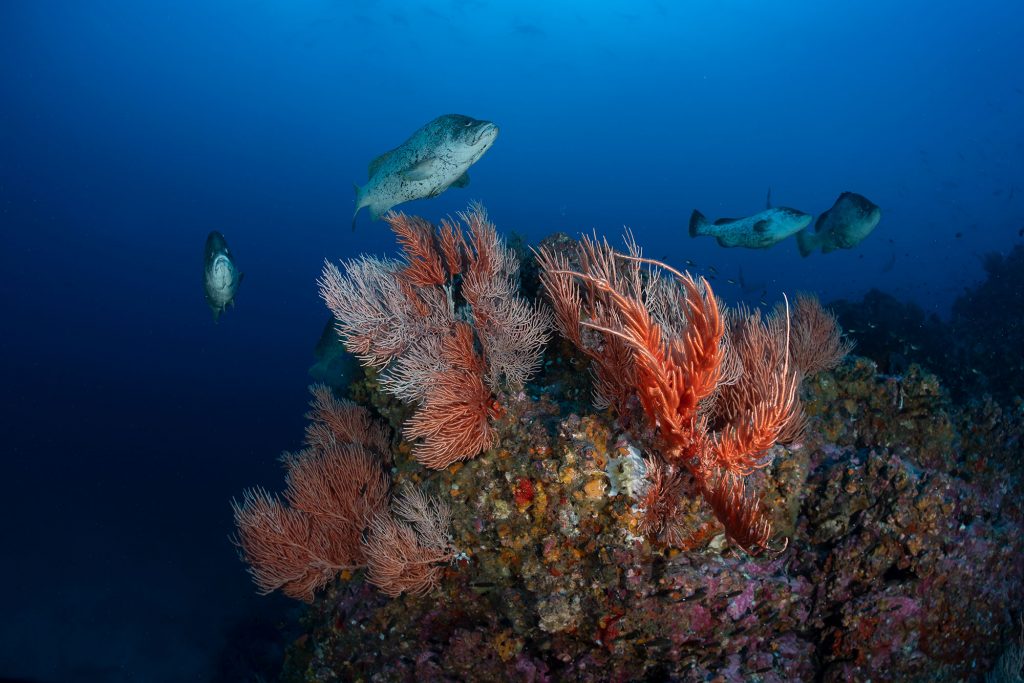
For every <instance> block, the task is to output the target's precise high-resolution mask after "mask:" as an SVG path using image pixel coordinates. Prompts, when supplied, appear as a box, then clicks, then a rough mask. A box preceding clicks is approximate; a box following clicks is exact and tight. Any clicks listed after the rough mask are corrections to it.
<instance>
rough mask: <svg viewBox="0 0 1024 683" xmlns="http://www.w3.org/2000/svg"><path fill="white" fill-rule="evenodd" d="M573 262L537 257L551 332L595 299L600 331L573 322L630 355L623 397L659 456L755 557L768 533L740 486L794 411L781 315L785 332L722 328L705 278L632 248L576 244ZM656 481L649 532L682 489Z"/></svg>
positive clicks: (748, 325) (795, 378)
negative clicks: (627, 393) (647, 428)
mask: <svg viewBox="0 0 1024 683" xmlns="http://www.w3.org/2000/svg"><path fill="white" fill-rule="evenodd" d="M579 253H580V254H581V257H580V262H581V266H580V270H579V271H575V270H571V269H569V268H568V267H567V261H566V260H565V259H559V258H557V257H554V256H552V255H550V254H542V255H541V264H542V267H543V268H544V269H545V273H544V274H543V275H542V280H544V281H545V285H546V286H547V287H548V291H549V293H552V292H553V293H554V295H555V297H559V298H561V299H562V302H561V303H555V310H556V314H557V315H559V317H560V318H561V319H560V321H559V326H560V327H570V328H571V326H572V322H573V320H572V317H573V313H572V312H571V311H570V310H568V309H569V304H568V302H570V301H573V300H574V299H579V300H580V301H581V303H582V304H583V308H584V310H586V309H587V307H588V300H591V299H594V298H595V295H596V297H597V298H598V300H600V302H601V303H600V306H599V307H597V308H598V309H599V315H601V316H602V317H603V322H594V321H592V320H587V319H581V321H580V322H579V325H581V326H583V327H588V328H591V329H594V330H597V331H599V332H602V333H604V334H606V335H610V336H612V337H615V338H617V339H619V340H621V341H622V342H623V343H624V344H625V345H626V346H627V347H628V349H629V351H630V352H631V354H632V356H631V357H632V364H633V368H634V371H633V372H634V376H633V380H632V381H633V386H632V389H633V390H634V391H635V392H636V395H637V396H638V398H639V400H640V403H641V405H642V406H643V409H644V413H645V414H646V416H647V418H648V420H649V421H650V423H651V424H652V425H653V426H655V427H657V429H658V436H659V440H660V441H661V456H662V457H663V458H664V459H665V460H666V461H667V463H668V464H669V465H678V466H681V467H685V468H686V469H687V470H689V472H690V474H692V475H693V477H694V478H695V484H696V487H697V490H698V491H699V492H700V494H701V496H702V497H703V498H704V499H705V500H706V501H707V502H708V504H709V505H710V507H711V509H712V511H713V512H714V514H715V517H716V518H717V519H718V520H719V521H720V522H721V523H722V524H723V525H724V526H725V528H726V531H727V534H728V535H729V537H730V538H732V539H733V540H734V541H735V542H736V543H737V544H739V545H740V546H741V547H743V548H744V549H746V550H747V551H748V552H750V553H752V554H757V553H759V552H761V551H762V550H763V549H764V548H765V547H766V546H767V542H768V539H769V538H770V535H771V525H770V523H769V522H768V521H767V519H766V518H765V517H764V515H763V514H762V513H761V512H760V508H759V505H758V502H757V500H756V499H754V498H752V497H751V496H749V495H748V494H746V492H745V488H744V485H743V480H742V478H741V477H742V476H744V475H746V474H749V473H750V472H751V471H752V470H753V469H754V468H755V467H758V466H762V465H764V464H766V462H767V461H766V459H765V453H766V451H767V449H768V448H770V447H771V446H772V445H773V444H774V443H776V441H777V440H778V439H779V437H780V434H782V433H784V431H785V429H786V428H787V426H788V425H792V424H793V421H794V419H795V415H796V414H797V413H798V412H799V404H798V403H797V400H796V388H797V385H798V384H799V380H800V373H799V372H798V371H797V370H796V369H795V368H791V367H790V362H789V351H788V349H789V343H788V342H789V339H788V338H789V331H790V330H789V319H788V317H787V318H786V324H785V325H784V326H783V325H781V324H780V323H779V322H778V321H777V320H775V321H769V323H768V324H767V325H763V324H762V323H761V320H760V318H757V320H756V321H750V320H746V321H742V322H741V323H738V324H736V325H730V326H729V327H728V328H727V325H726V321H725V320H724V319H723V316H722V314H721V313H720V310H719V304H718V301H717V299H716V298H715V296H714V292H713V291H712V290H711V287H710V285H709V284H708V283H707V281H706V280H703V279H702V280H700V281H698V280H695V279H694V278H692V277H691V276H690V275H689V274H688V273H680V272H679V271H676V270H674V269H672V268H670V267H668V266H666V265H664V264H662V263H659V262H656V261H653V260H650V259H646V258H643V257H642V256H640V255H639V249H636V248H635V247H631V248H630V253H629V254H615V253H614V252H613V251H612V250H611V249H610V248H607V247H602V248H599V247H597V246H595V243H592V242H590V241H589V240H586V239H584V240H581V245H580V249H579ZM616 259H618V260H620V261H622V262H624V263H626V264H632V265H634V266H636V265H639V264H647V265H651V266H654V267H656V268H659V269H664V270H665V271H667V272H669V273H671V274H672V275H673V276H674V277H675V281H674V283H672V285H671V286H667V285H664V284H662V283H656V282H655V283H652V282H651V279H653V278H656V277H660V275H658V274H656V273H652V274H651V275H650V278H649V279H648V280H647V282H646V283H644V282H643V281H642V280H641V278H640V277H639V274H636V275H632V274H629V275H623V274H622V273H621V271H620V266H619V264H618V263H616ZM567 277H571V278H574V279H577V280H578V281H579V282H581V283H582V287H583V290H576V289H574V286H573V285H572V284H571V283H569V282H568V281H567V280H566V278H567ZM584 291H585V292H586V293H585V294H584V293H582V292H584ZM577 292H580V293H577ZM652 309H653V310H656V311H658V314H657V317H655V315H654V314H653V313H652ZM560 310H561V311H562V312H559V311H560ZM755 322H756V324H755ZM568 336H569V337H570V339H573V341H574V342H577V344H580V343H582V348H584V349H585V347H586V341H585V340H583V338H582V335H581V334H579V333H576V334H575V336H574V333H573V331H572V330H571V329H570V330H569V335H568ZM577 340H580V341H577ZM716 427H717V429H716ZM660 472H661V470H660V469H657V468H655V469H654V470H653V473H654V475H655V481H654V482H653V484H654V485H653V486H652V489H651V490H650V491H649V492H648V493H649V496H653V498H651V497H649V498H648V500H647V502H648V503H649V504H650V505H651V506H652V509H651V511H650V512H651V515H652V516H651V517H650V518H649V519H645V525H646V526H648V527H650V528H651V529H652V530H655V531H657V530H658V525H659V524H662V523H664V520H665V518H666V517H667V515H666V514H664V513H666V512H670V511H671V509H672V506H671V502H670V501H667V500H665V499H664V496H665V495H667V494H668V493H669V492H670V491H671V489H672V488H674V487H675V486H676V485H679V483H680V482H679V480H676V481H673V480H672V479H671V478H669V477H668V476H667V475H665V474H664V473H660ZM659 473H660V474H659ZM700 535H702V536H703V535H706V534H704V533H703V532H700Z"/></svg>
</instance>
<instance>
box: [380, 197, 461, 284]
mask: <svg viewBox="0 0 1024 683" xmlns="http://www.w3.org/2000/svg"><path fill="white" fill-rule="evenodd" d="M384 220H385V221H387V222H388V225H390V226H391V230H392V231H393V232H394V233H395V235H396V236H397V237H398V243H399V244H400V245H401V246H402V251H403V252H404V253H405V258H406V261H407V263H408V264H407V265H406V266H405V268H403V269H402V277H403V278H405V280H406V281H408V282H409V283H410V284H412V285H415V286H417V287H429V286H432V285H443V284H444V283H445V281H446V280H447V273H445V270H444V266H443V264H442V263H441V256H440V254H439V253H438V249H437V243H436V240H435V236H434V226H433V225H431V224H430V223H429V222H428V221H426V220H424V219H422V218H420V217H419V216H407V215H406V214H404V213H395V212H394V211H389V212H388V213H387V214H385V215H384Z"/></svg>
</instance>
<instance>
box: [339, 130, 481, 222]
mask: <svg viewBox="0 0 1024 683" xmlns="http://www.w3.org/2000/svg"><path fill="white" fill-rule="evenodd" d="M497 137H498V127H497V126H496V125H494V124H493V123H491V122H490V121H480V120H477V119H472V118H470V117H468V116H462V115H461V114H446V115H444V116H438V117H437V118H436V119H434V120H433V121H431V122H430V123H428V124H427V125H425V126H423V127H422V128H420V129H419V130H418V131H416V132H415V133H413V134H412V136H411V137H410V138H409V139H408V140H406V141H405V142H403V143H402V144H401V145H399V146H398V147H396V148H394V149H393V150H391V151H390V152H385V153H384V154H381V155H380V156H379V157H377V158H376V159H374V160H373V161H371V162H370V168H369V180H367V181H366V184H365V185H363V186H362V187H359V186H358V185H357V186H356V210H355V213H354V214H352V229H353V230H355V228H356V216H357V215H359V210H360V209H362V208H363V207H364V206H366V207H369V209H370V217H371V218H373V220H378V219H379V218H380V217H381V215H382V214H384V212H385V211H387V210H388V209H390V208H391V207H393V206H395V205H397V204H401V203H402V202H408V201H412V200H413V199H424V198H427V197H436V196H437V195H439V194H441V193H442V192H444V191H445V190H447V189H448V188H449V187H451V186H452V185H454V186H455V187H465V186H466V185H468V184H469V174H468V173H467V170H468V169H469V167H470V166H472V165H473V164H475V163H476V162H477V160H479V159H480V157H481V156H483V153H484V152H486V151H487V150H489V149H490V148H491V145H493V144H494V140H495V138H497Z"/></svg>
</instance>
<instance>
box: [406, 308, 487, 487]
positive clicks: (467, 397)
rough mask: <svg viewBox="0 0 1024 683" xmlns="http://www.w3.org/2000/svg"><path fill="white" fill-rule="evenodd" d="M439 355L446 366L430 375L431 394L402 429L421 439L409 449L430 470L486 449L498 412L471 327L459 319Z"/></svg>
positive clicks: (409, 436) (414, 438)
mask: <svg viewBox="0 0 1024 683" xmlns="http://www.w3.org/2000/svg"><path fill="white" fill-rule="evenodd" d="M442 353H443V357H444V358H445V360H446V362H447V368H446V369H445V370H442V371H439V372H437V373H434V375H433V376H432V377H431V382H430V386H431V389H430V391H429V393H427V394H426V397H425V398H424V400H423V401H422V403H421V404H420V406H419V408H418V409H417V411H416V413H415V414H414V415H413V416H412V417H411V418H409V420H408V421H407V422H406V423H405V427H404V429H403V433H404V435H405V438H406V439H409V440H410V441H413V440H416V439H423V441H422V442H420V443H418V444H416V446H415V447H414V448H413V456H414V457H415V458H416V459H417V460H418V461H419V462H420V463H422V464H423V465H425V466H427V467H430V468H433V469H443V468H445V467H448V466H449V465H451V464H452V463H454V462H457V461H459V460H466V459H468V458H471V457H473V456H475V455H476V454H477V453H479V452H480V451H482V450H485V449H487V448H490V446H491V445H492V444H493V443H494V438H495V434H496V432H495V430H494V427H493V426H492V425H491V423H490V419H491V418H492V417H495V416H496V415H497V413H498V406H497V403H496V401H495V400H494V397H493V395H492V394H491V390H490V389H489V388H488V387H487V385H486V384H484V382H483V378H482V372H481V371H482V363H483V361H482V360H481V359H480V357H479V356H478V355H477V353H476V351H475V349H474V348H473V332H472V328H471V327H469V325H467V324H466V323H458V324H457V325H456V327H455V331H454V334H452V335H451V336H450V337H448V338H447V339H446V340H445V342H444V350H443V352H442Z"/></svg>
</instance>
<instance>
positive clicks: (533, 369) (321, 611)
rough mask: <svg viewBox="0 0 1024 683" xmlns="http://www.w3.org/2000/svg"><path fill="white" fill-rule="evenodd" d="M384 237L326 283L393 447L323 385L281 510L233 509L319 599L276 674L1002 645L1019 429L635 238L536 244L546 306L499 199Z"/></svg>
mask: <svg viewBox="0 0 1024 683" xmlns="http://www.w3.org/2000/svg"><path fill="white" fill-rule="evenodd" d="M387 220H388V221H389V223H390V224H391V226H392V228H393V229H394V230H395V232H396V234H397V235H398V237H399V242H400V244H401V245H402V248H403V250H404V253H405V256H404V259H403V260H402V261H390V260H379V259H372V258H370V257H362V258H361V259H356V260H354V261H349V262H347V263H345V264H344V265H343V267H342V268H341V269H336V268H334V267H333V266H328V267H327V268H326V269H325V273H324V277H323V278H322V281H321V289H322V293H323V294H324V298H325V299H326V300H327V302H328V303H329V305H330V307H331V310H332V313H333V314H334V315H335V316H336V318H337V320H338V323H337V324H338V332H339V335H340V337H341V338H342V339H343V340H344V342H345V344H346V346H347V347H348V348H349V350H350V351H352V352H353V353H355V354H356V355H357V356H358V357H359V358H360V359H361V361H362V362H363V363H364V366H365V376H364V377H362V378H361V379H357V380H356V381H355V382H353V383H352V384H351V385H350V388H349V395H350V396H351V397H353V398H356V397H358V400H359V401H360V402H361V403H363V404H364V405H366V406H372V407H373V408H374V409H375V410H376V411H378V412H379V414H380V416H381V417H382V418H385V420H387V421H389V422H390V423H391V424H392V425H394V426H395V427H396V428H398V427H401V434H402V436H403V437H404V438H403V439H396V440H392V439H390V438H389V436H388V434H387V432H386V430H385V428H384V427H383V425H382V424H381V423H380V422H378V421H377V420H376V419H375V418H372V417H371V415H370V413H369V412H368V410H367V409H366V408H364V407H360V406H356V405H355V404H353V403H351V402H346V401H344V400H342V399H339V398H335V397H334V396H333V395H332V394H331V392H330V390H328V389H326V388H323V387H318V388H315V389H314V400H313V411H312V412H311V414H310V419H311V424H310V427H309V428H308V429H307V437H306V441H307V448H306V449H305V450H304V451H301V452H300V453H299V454H295V455H286V456H285V458H284V462H285V466H286V469H287V489H286V493H285V496H284V499H283V500H280V499H278V498H275V497H273V496H271V495H270V494H266V493H265V492H263V491H261V490H257V491H255V492H250V493H247V494H246V496H245V498H244V499H243V501H242V502H241V503H236V504H235V512H236V520H237V522H238V525H239V539H238V541H239V544H240V546H241V548H242V550H243V554H244V555H245V557H246V559H247V560H248V561H249V562H250V564H251V567H252V572H253V576H254V578H255V579H256V581H257V584H258V586H259V588H260V590H261V591H263V592H267V591H270V590H274V589H277V588H280V589H281V590H282V591H284V592H285V593H286V594H288V595H292V596H293V597H298V598H302V599H305V600H307V601H311V605H310V607H309V609H308V612H307V613H306V617H305V619H304V626H305V630H306V634H305V635H304V636H302V637H301V638H299V639H298V640H296V641H295V642H294V643H293V645H292V646H291V648H290V649H289V653H288V657H287V661H286V664H285V670H284V672H283V675H282V677H283V679H284V680H293V681H300V680H301V681H336V680H380V681H392V680H395V681H403V680H413V679H416V680H425V681H464V680H487V681H535V682H536V681H556V680H572V681H623V680H658V681H660V680H678V681H711V680H714V681H812V680H823V681H847V680H868V679H870V680H876V681H884V680H894V681H897V680H898V681H904V680H972V679H973V678H978V677H980V675H981V673H982V672H983V671H985V670H986V669H987V668H989V667H991V666H993V665H994V662H995V660H996V658H997V657H998V656H999V654H1000V652H1001V651H1002V645H1003V644H1004V643H1007V642H1010V641H1014V639H1015V637H1016V636H1015V633H1014V628H1015V624H1017V623H1018V621H1017V620H1018V616H1019V614H1020V612H1021V609H1022V598H1024V588H1022V581H1024V564H1022V563H1021V562H1020V557H1021V554H1022V552H1024V542H1022V538H1024V534H1022V533H1021V532H1022V531H1024V513H1022V510H1021V503H1020V501H1021V495H1022V487H1021V481H1020V478H1019V475H1018V473H1019V472H1020V469H1019V465H1013V464H1012V462H1014V461H1015V459H1019V458H1020V457H1021V453H1020V451H1021V446H1020V444H1021V441H1020V437H1021V435H1022V433H1024V428H1022V426H1021V424H1020V416H1018V415H1014V414H1010V413H1008V412H1004V411H1000V410H999V409H998V406H995V407H993V406H992V405H989V404H981V405H978V406H973V407H969V408H962V409H961V408H954V407H953V406H951V404H950V403H949V401H948V399H947V398H946V396H945V394H944V392H943V390H942V388H941V386H939V384H938V382H937V381H936V380H935V378H934V377H933V376H931V375H929V374H928V373H927V372H925V371H923V370H921V369H919V368H915V367H912V368H911V370H910V371H908V372H907V373H906V374H905V375H903V376H901V377H896V378H894V377H887V376H882V375H879V374H878V372H877V368H875V367H874V365H873V364H871V363H869V362H867V361H865V360H863V359H859V358H855V357H852V358H848V359H846V360H842V358H843V356H845V355H846V354H847V352H848V351H849V350H850V349H849V346H848V345H847V343H846V342H845V341H844V340H843V338H842V336H841V332H840V330H839V328H838V326H837V325H836V323H835V319H834V318H832V317H831V316H830V315H829V314H828V313H827V312H825V311H824V310H823V309H822V308H821V306H820V304H818V302H817V300H816V299H814V298H813V297H810V296H799V297H797V298H796V299H795V300H794V301H793V302H792V304H791V305H790V306H787V304H786V302H783V303H782V304H781V305H780V306H778V307H776V308H775V309H774V310H773V311H771V312H769V313H767V314H765V313H761V312H759V311H754V310H749V309H746V308H742V307H741V308H738V309H727V308H726V307H725V306H724V305H723V304H722V302H720V301H719V300H718V299H716V298H715V295H714V293H713V292H712V290H711V287H710V286H709V284H708V283H707V282H705V281H701V280H696V279H693V278H691V277H690V276H689V275H687V274H685V273H677V272H675V271H673V270H671V269H670V268H666V267H665V266H663V265H662V264H656V263H654V262H653V261H649V260H647V259H645V258H643V256H642V254H641V253H640V250H639V247H638V246H637V245H636V244H635V243H634V242H633V241H632V240H631V239H629V240H627V247H626V249H625V250H624V251H623V252H619V251H617V250H615V249H612V248H611V247H610V246H609V245H608V244H607V243H605V242H603V241H598V240H597V239H596V238H595V239H590V238H583V239H582V240H580V241H579V242H575V241H573V240H569V239H568V238H565V237H556V238H552V239H550V240H547V241H546V242H545V243H543V244H541V245H540V246H539V247H538V249H537V252H536V253H537V254H538V258H537V263H536V264H534V263H532V262H531V263H530V264H529V265H530V271H531V272H537V273H538V274H539V279H540V282H541V290H542V292H543V295H544V297H545V300H546V302H540V301H529V300H527V299H526V298H524V297H523V296H522V294H521V293H520V292H519V289H518V277H517V267H516V266H517V263H516V262H517V259H515V258H514V257H513V256H512V253H511V251H510V250H508V248H507V247H506V246H505V245H504V244H503V243H502V242H501V241H500V239H499V238H498V237H497V233H496V231H494V229H493V226H492V225H491V224H490V223H489V221H488V220H487V219H486V216H485V215H484V213H483V211H482V209H480V208H479V207H474V208H473V209H471V211H470V212H468V213H467V214H465V215H462V216H460V221H459V222H452V221H445V222H443V223H442V224H441V226H439V227H437V228H435V227H434V226H432V225H431V224H429V223H427V222H426V221H423V220H421V219H417V218H410V217H406V216H404V215H402V214H390V215H389V216H388V219H387ZM535 269H536V270H535ZM547 306H550V308H551V309H552V310H553V315H552V314H551V313H548V312H547ZM552 320H553V321H554V324H555V326H556V327H557V328H558V330H559V332H560V335H559V336H558V337H556V338H554V339H552V340H550V342H549V343H548V344H547V346H546V347H545V340H546V339H547V336H548V329H549V327H550V326H551V322H552ZM542 352H543V353H544V355H543V357H542V356H541V354H542ZM588 368H589V372H588V371H587V369H588ZM531 373H534V374H531ZM591 394H594V400H593V401H589V400H587V397H588V396H590V395H591ZM356 423H358V425H359V427H358V428H357V429H355V430H353V429H351V426H352V425H353V424H356ZM446 425H453V427H452V428H448V429H446ZM296 472H298V474H296ZM342 472H344V473H345V476H344V477H340V476H339V475H340V473H342ZM305 474H310V475H315V476H312V477H311V476H305ZM300 475H302V476H300ZM317 477H319V479H320V481H321V483H320V484H319V485H317V484H314V483H313V479H315V478H317ZM353 482H354V484H353ZM311 495H312V497H313V498H314V499H316V501H314V500H310V499H309V498H310V496H311ZM364 568H365V569H364ZM338 576H340V577H341V578H342V579H343V580H336V579H335V577H338ZM363 577H365V579H366V580H365V581H364V580H362V578H363Z"/></svg>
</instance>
